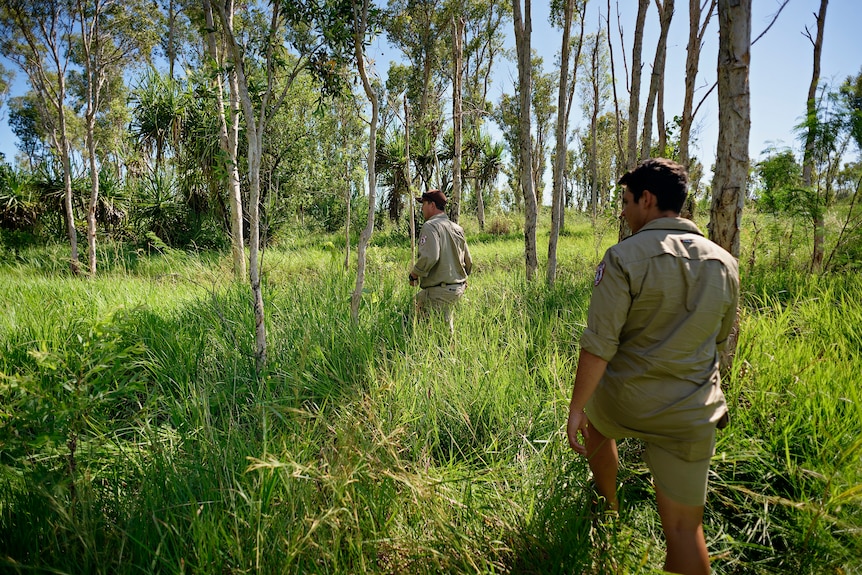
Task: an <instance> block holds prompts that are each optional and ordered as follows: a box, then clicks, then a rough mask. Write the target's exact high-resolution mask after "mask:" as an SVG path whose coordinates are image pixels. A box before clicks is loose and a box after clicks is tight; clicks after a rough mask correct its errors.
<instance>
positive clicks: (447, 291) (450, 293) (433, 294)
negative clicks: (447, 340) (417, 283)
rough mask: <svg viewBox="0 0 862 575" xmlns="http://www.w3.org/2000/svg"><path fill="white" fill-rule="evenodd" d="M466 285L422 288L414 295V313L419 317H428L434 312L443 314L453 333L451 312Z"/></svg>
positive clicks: (441, 285)
mask: <svg viewBox="0 0 862 575" xmlns="http://www.w3.org/2000/svg"><path fill="white" fill-rule="evenodd" d="M466 288H467V285H466V283H460V284H440V285H439V286H434V287H429V288H423V289H422V290H420V291H419V293H418V294H416V311H417V312H418V313H419V314H420V315H428V312H430V311H434V312H438V313H441V314H443V318H444V319H445V320H446V323H447V324H448V325H449V331H450V332H454V331H455V320H454V318H453V316H452V312H453V310H454V308H455V304H456V303H458V300H460V299H461V296H462V295H464V291H465V290H466Z"/></svg>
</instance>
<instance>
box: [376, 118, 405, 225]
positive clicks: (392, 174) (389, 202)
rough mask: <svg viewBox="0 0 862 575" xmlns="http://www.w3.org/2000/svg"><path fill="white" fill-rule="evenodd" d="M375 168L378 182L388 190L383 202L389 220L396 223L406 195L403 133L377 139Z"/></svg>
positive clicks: (385, 135)
mask: <svg viewBox="0 0 862 575" xmlns="http://www.w3.org/2000/svg"><path fill="white" fill-rule="evenodd" d="M375 167H376V168H377V175H378V177H379V178H380V182H381V183H382V184H383V185H384V186H386V187H388V188H389V192H388V194H387V196H386V199H385V200H384V202H385V204H386V208H387V211H388V212H389V219H390V220H392V221H397V220H398V218H399V217H400V216H401V210H402V209H403V208H404V195H405V194H407V193H408V186H407V178H406V175H407V150H406V147H405V145H404V134H403V133H401V132H397V131H394V132H392V133H391V134H383V135H381V136H380V137H378V139H377V157H376V158H375Z"/></svg>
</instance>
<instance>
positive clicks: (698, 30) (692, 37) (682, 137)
mask: <svg viewBox="0 0 862 575" xmlns="http://www.w3.org/2000/svg"><path fill="white" fill-rule="evenodd" d="M707 1H708V2H709V5H708V6H707V9H706V12H705V13H703V12H702V11H701V5H700V3H701V0H689V3H688V15H689V21H688V46H687V48H686V58H685V96H684V98H683V105H682V118H681V119H680V124H679V163H680V164H682V165H683V166H685V167H686V168H688V167H689V161H690V158H689V140H690V139H691V126H692V123H693V122H694V113H693V109H694V84H695V82H696V81H697V73H698V69H699V67H700V50H701V48H702V47H703V36H704V33H705V32H706V28H707V26H708V25H709V21H710V20H711V19H712V14H713V12H714V11H715V6H716V3H717V0H707ZM701 17H702V18H703V22H702V23H701Z"/></svg>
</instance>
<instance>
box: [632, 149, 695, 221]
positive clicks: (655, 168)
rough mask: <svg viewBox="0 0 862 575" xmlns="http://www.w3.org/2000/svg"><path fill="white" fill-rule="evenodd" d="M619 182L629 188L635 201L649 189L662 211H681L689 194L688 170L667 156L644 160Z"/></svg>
mask: <svg viewBox="0 0 862 575" xmlns="http://www.w3.org/2000/svg"><path fill="white" fill-rule="evenodd" d="M618 183H619V185H621V186H626V187H627V188H628V189H629V191H630V192H631V193H632V197H633V198H634V200H635V201H638V200H640V197H641V194H643V192H644V190H649V191H650V193H651V194H652V195H654V196H655V197H656V202H657V205H658V209H660V210H662V211H664V210H671V211H674V212H676V213H680V212H681V211H682V206H683V204H685V199H686V197H687V196H688V172H687V171H686V169H685V167H683V166H682V164H678V163H677V162H674V161H673V160H668V159H667V158H648V159H646V160H644V161H642V162H641V163H639V164H638V165H637V167H636V168H635V169H634V170H631V171H628V172H626V173H625V174H623V177H622V178H620V181H619V182H618Z"/></svg>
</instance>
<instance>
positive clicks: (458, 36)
mask: <svg viewBox="0 0 862 575" xmlns="http://www.w3.org/2000/svg"><path fill="white" fill-rule="evenodd" d="M452 33H453V36H454V42H453V47H452V56H453V60H454V62H453V66H454V69H453V71H452V123H453V128H452V131H453V136H454V140H455V143H454V145H455V151H454V154H453V157H452V199H451V205H450V206H449V217H450V218H451V219H452V221H453V222H455V223H457V222H458V217H459V216H460V213H461V124H462V102H461V75H462V72H461V68H462V63H463V59H464V19H463V18H461V17H457V16H456V17H454V18H453V19H452Z"/></svg>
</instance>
